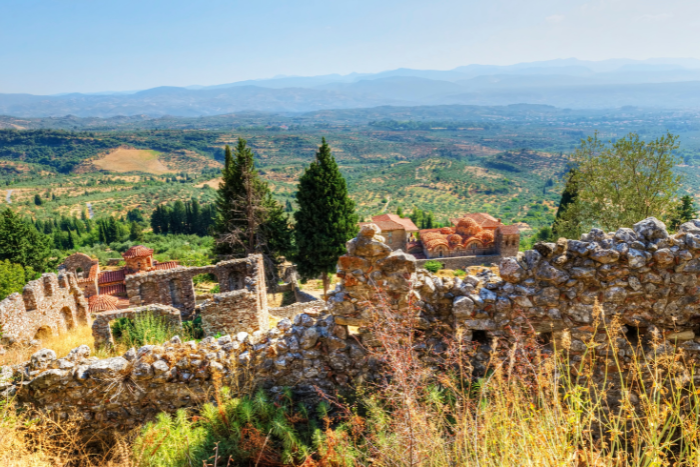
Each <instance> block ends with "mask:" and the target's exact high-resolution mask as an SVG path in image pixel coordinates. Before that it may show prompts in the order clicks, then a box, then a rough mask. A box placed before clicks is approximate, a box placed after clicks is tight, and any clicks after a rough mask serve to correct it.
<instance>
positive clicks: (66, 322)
mask: <svg viewBox="0 0 700 467" xmlns="http://www.w3.org/2000/svg"><path fill="white" fill-rule="evenodd" d="M89 323H90V313H89V311H88V303H87V301H86V300H85V297H84V296H83V293H82V291H81V290H80V288H79V287H78V283H77V281H76V279H75V276H73V275H72V274H59V275H58V276H57V275H56V274H44V275H42V276H41V277H40V278H39V279H37V280H34V281H30V282H28V283H27V285H25V286H24V289H23V290H22V293H21V294H19V293H13V294H11V295H10V296H9V297H7V298H5V299H4V300H3V301H1V302H0V330H1V331H2V333H1V334H0V338H1V341H0V343H3V342H4V343H9V344H12V343H15V342H17V343H21V342H28V341H30V340H32V339H42V338H45V337H47V336H51V335H56V334H61V333H63V332H65V331H67V330H69V329H72V328H73V327H75V326H77V325H79V324H89Z"/></svg>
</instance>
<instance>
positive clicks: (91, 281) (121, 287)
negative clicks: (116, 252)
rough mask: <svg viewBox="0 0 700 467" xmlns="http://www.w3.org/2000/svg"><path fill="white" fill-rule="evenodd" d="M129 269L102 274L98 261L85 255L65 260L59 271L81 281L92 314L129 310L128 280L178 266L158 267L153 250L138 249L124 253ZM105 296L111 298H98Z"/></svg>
mask: <svg viewBox="0 0 700 467" xmlns="http://www.w3.org/2000/svg"><path fill="white" fill-rule="evenodd" d="M122 258H124V261H125V262H126V266H125V267H123V268H120V269H117V270H112V271H100V265H99V263H98V261H97V259H95V258H90V257H89V256H88V255H86V254H84V253H74V254H72V255H70V256H69V257H67V258H66V260H65V261H64V262H63V264H62V265H61V266H59V269H62V270H65V271H68V272H72V273H73V274H75V276H76V277H77V278H78V285H79V286H80V288H81V289H82V290H83V293H84V294H85V297H86V298H87V299H88V302H89V304H90V311H91V312H100V311H111V310H116V309H123V308H128V307H129V298H128V296H127V293H126V277H127V276H129V275H133V274H142V273H146V272H152V271H165V270H169V269H173V268H175V267H177V266H178V263H177V261H166V262H164V263H159V262H158V261H156V260H154V259H153V250H151V249H150V248H146V247H145V246H143V245H136V246H134V247H131V248H129V249H128V250H127V251H125V252H124V253H122ZM103 295H107V296H110V297H112V298H97V297H101V296H103Z"/></svg>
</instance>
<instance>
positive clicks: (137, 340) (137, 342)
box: [111, 313, 178, 347]
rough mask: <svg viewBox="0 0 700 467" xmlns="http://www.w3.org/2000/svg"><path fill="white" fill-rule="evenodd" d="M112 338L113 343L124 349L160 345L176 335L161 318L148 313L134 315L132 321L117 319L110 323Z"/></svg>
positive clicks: (174, 330) (176, 332)
mask: <svg viewBox="0 0 700 467" xmlns="http://www.w3.org/2000/svg"><path fill="white" fill-rule="evenodd" d="M111 326H112V336H113V337H114V340H115V342H120V343H122V344H124V345H125V346H126V347H141V346H143V345H150V344H160V343H163V342H165V341H167V340H170V339H171V338H172V337H173V336H175V335H177V334H178V330H176V329H174V328H173V327H172V326H170V324H169V323H168V322H167V320H166V319H165V318H164V317H162V316H154V315H152V314H150V313H145V314H140V315H136V316H135V317H134V319H133V320H132V319H129V318H119V319H116V320H114V321H113V322H112V324H111Z"/></svg>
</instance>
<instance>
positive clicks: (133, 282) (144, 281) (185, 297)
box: [125, 255, 267, 318]
mask: <svg viewBox="0 0 700 467" xmlns="http://www.w3.org/2000/svg"><path fill="white" fill-rule="evenodd" d="M199 274H214V275H215V276H216V277H217V278H218V279H219V288H220V290H221V292H222V293H225V292H232V291H235V290H242V289H247V290H248V291H249V292H251V293H253V295H254V297H255V301H256V304H257V305H256V306H258V307H259V309H260V310H263V309H267V291H266V288H265V281H264V271H263V263H262V257H261V256H260V255H250V256H248V257H247V258H241V259H233V260H229V261H222V262H219V263H217V264H215V265H212V266H203V267H184V266H178V267H176V268H173V269H168V270H162V271H152V272H146V273H141V274H131V275H127V276H126V279H125V280H126V290H127V295H128V296H129V301H130V303H131V305H132V306H142V305H150V304H154V303H160V304H163V305H169V306H172V307H175V308H177V309H179V310H181V312H182V315H183V317H186V318H187V317H190V316H191V314H192V313H193V312H194V311H195V306H196V303H195V292H194V284H193V283H192V278H193V277H194V276H197V275H199Z"/></svg>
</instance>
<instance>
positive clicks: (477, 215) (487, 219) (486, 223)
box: [450, 212, 503, 229]
mask: <svg viewBox="0 0 700 467" xmlns="http://www.w3.org/2000/svg"><path fill="white" fill-rule="evenodd" d="M464 218H469V219H473V220H474V221H475V222H476V223H477V224H479V225H480V226H481V227H482V228H487V229H494V228H496V227H498V226H499V225H503V224H502V223H501V221H499V220H498V219H496V218H495V217H493V216H492V215H491V214H488V213H486V212H472V213H467V214H465V215H463V216H462V217H458V218H454V219H450V222H451V223H452V224H453V225H457V224H458V223H459V221H461V220H462V219H464Z"/></svg>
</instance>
